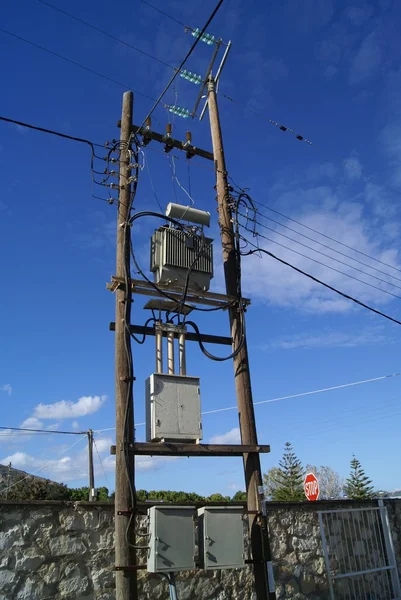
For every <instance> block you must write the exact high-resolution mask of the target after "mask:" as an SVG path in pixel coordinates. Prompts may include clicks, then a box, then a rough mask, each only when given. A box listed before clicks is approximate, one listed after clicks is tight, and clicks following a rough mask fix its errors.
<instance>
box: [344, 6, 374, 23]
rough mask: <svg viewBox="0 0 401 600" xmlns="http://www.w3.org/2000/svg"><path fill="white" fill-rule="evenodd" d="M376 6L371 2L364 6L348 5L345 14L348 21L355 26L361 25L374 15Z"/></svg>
mask: <svg viewBox="0 0 401 600" xmlns="http://www.w3.org/2000/svg"><path fill="white" fill-rule="evenodd" d="M373 13H374V8H373V6H372V5H371V4H364V5H363V6H348V7H347V8H346V9H345V16H346V17H347V19H348V21H349V22H350V23H351V24H352V25H354V26H355V27H361V25H364V24H365V23H366V22H367V21H369V19H370V18H371V17H372V15H373Z"/></svg>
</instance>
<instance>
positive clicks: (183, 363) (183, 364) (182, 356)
mask: <svg viewBox="0 0 401 600" xmlns="http://www.w3.org/2000/svg"><path fill="white" fill-rule="evenodd" d="M178 356H179V362H180V375H184V376H185V375H186V374H187V357H186V349H185V331H181V332H180V333H179V335H178Z"/></svg>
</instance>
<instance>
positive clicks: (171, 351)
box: [167, 331, 175, 375]
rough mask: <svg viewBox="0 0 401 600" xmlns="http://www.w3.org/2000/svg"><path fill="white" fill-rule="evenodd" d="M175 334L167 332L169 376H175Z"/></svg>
mask: <svg viewBox="0 0 401 600" xmlns="http://www.w3.org/2000/svg"><path fill="white" fill-rule="evenodd" d="M174 371H175V366H174V332H173V331H168V332H167V372H168V374H169V375H174Z"/></svg>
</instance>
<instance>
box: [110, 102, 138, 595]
mask: <svg viewBox="0 0 401 600" xmlns="http://www.w3.org/2000/svg"><path fill="white" fill-rule="evenodd" d="M133 100H134V96H133V93H132V92H125V93H124V96H123V106H122V115H121V130H120V179H119V202H118V215H117V259H116V275H117V277H122V278H123V279H124V280H125V279H126V278H127V277H128V279H129V277H130V274H129V273H127V272H126V266H125V265H126V262H127V261H128V260H129V253H130V248H129V247H128V244H127V240H128V235H129V228H128V226H127V221H128V219H129V216H130V215H129V207H130V201H131V185H130V184H128V183H127V181H128V178H129V177H130V175H131V173H130V171H129V163H130V155H129V152H128V140H129V139H130V133H131V127H132V112H133ZM129 284H130V280H129ZM129 287H130V285H129ZM130 313H131V290H130V289H126V286H125V285H123V286H119V287H118V288H117V290H116V327H115V332H116V334H115V363H116V364H115V368H116V447H117V451H116V493H115V561H116V566H119V567H130V566H133V565H135V564H136V554H135V550H134V548H132V546H131V545H130V542H131V544H132V545H134V544H135V535H134V534H133V532H132V533H131V535H130V540H129V539H128V536H127V535H126V533H127V527H128V523H129V519H130V516H132V517H133V519H134V522H135V514H133V515H132V514H131V515H130V512H129V511H130V510H131V511H133V510H134V506H133V503H135V497H134V498H133V497H132V488H134V467H135V462H134V454H133V453H132V452H128V445H129V444H130V443H132V442H133V441H134V407H133V395H132V385H133V378H132V372H131V361H130V356H129V352H128V350H129V349H130V347H131V340H130V332H129V326H130ZM131 486H132V487H131ZM115 577H116V600H138V591H137V574H136V571H135V570H130V571H124V570H121V571H116V575H115Z"/></svg>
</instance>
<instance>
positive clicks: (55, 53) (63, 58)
mask: <svg viewBox="0 0 401 600" xmlns="http://www.w3.org/2000/svg"><path fill="white" fill-rule="evenodd" d="M0 31H1V32H2V33H5V34H7V35H9V36H11V37H13V38H15V39H17V40H20V41H21V42H25V43H26V44H29V45H30V46H33V47H34V48H38V49H39V50H43V51H44V52H47V53H48V54H51V55H52V56H55V57H56V58H59V59H61V60H64V61H65V62H68V63H70V64H72V65H74V66H76V67H79V68H80V69H84V71H87V72H88V73H92V74H93V75H97V76H98V77H101V78H102V79H105V80H106V81H110V83H114V84H116V85H118V86H120V87H122V88H124V89H125V90H132V91H134V92H135V94H138V95H139V96H143V97H144V98H147V99H148V100H152V101H153V100H154V98H152V97H151V96H149V95H148V94H144V93H143V92H139V91H138V90H133V88H132V86H130V85H126V84H125V83H122V82H121V81H117V80H116V79H113V78H112V77H109V76H108V75H104V73H99V71H95V70H94V69H91V68H90V67H86V66H85V65H82V64H81V63H78V62H76V61H75V60H71V59H70V58H67V57H66V56H63V55H62V54H58V53H57V52H53V50H49V49H48V48H45V47H44V46H40V45H39V44H35V42H31V41H30V40H27V39H26V38H23V37H22V36H20V35H17V34H15V33H12V32H11V31H7V29H3V28H0Z"/></svg>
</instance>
